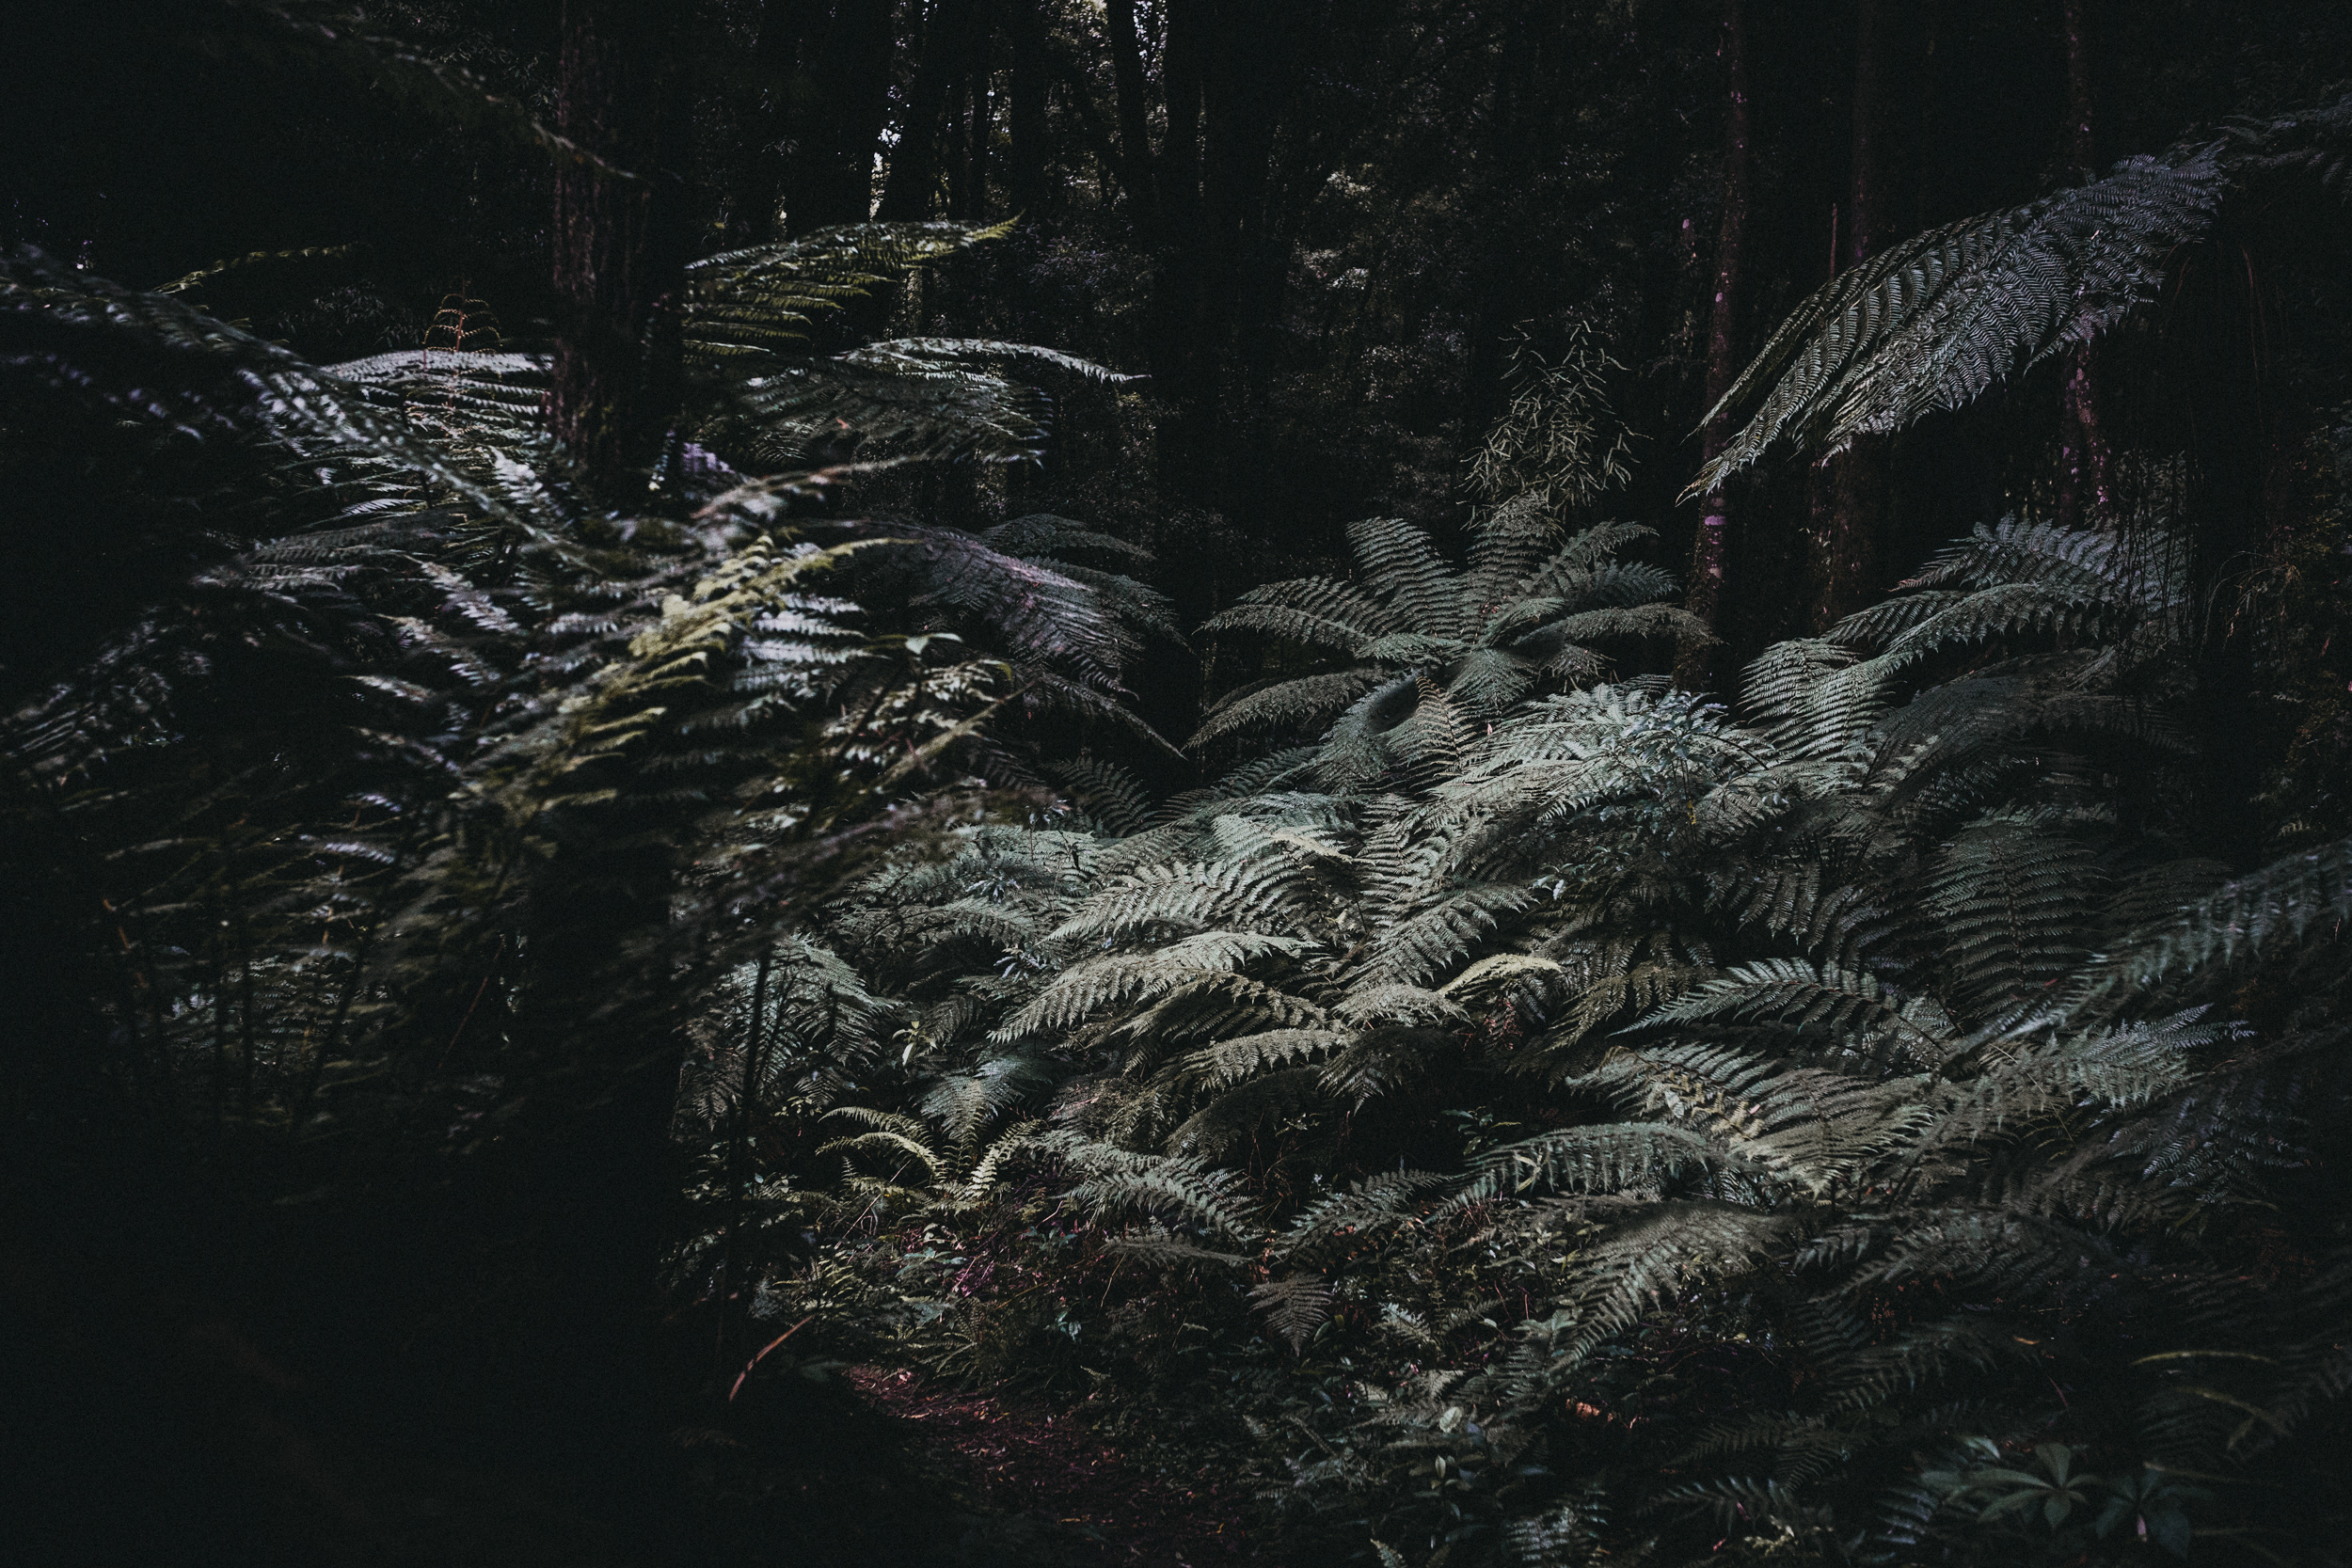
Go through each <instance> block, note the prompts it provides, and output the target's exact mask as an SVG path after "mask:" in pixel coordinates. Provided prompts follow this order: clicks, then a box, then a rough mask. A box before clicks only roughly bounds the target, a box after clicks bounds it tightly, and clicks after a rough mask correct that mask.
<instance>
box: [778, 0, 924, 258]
mask: <svg viewBox="0 0 2352 1568" xmlns="http://www.w3.org/2000/svg"><path fill="white" fill-rule="evenodd" d="M897 9H898V8H897V5H896V3H895V0H836V3H835V5H834V12H833V25H832V26H831V27H830V28H829V29H828V30H827V31H826V34H825V41H824V47H823V49H822V51H821V53H820V54H819V55H818V63H817V68H816V82H815V83H814V84H813V87H814V88H815V93H816V96H815V98H814V100H813V102H814V103H815V104H816V105H817V107H816V109H815V111H814V112H815V113H817V114H818V115H821V117H822V121H823V122H822V123H818V124H812V125H811V126H810V129H809V131H808V134H807V136H806V138H804V139H806V140H808V141H810V142H812V143H813V144H814V145H815V146H816V147H817V148H818V150H819V151H818V156H816V157H815V158H814V159H813V160H812V161H811V164H810V167H809V170H808V173H807V175H806V177H805V178H804V179H803V182H802V186H803V189H802V190H801V192H800V194H799V196H798V198H797V199H796V203H795V209H794V211H793V212H792V213H791V214H790V217H791V224H792V231H793V232H794V233H796V234H804V233H806V232H808V231H809V230H812V229H829V228H831V227H833V226H834V225H835V224H842V223H864V222H865V221H866V219H867V217H868V216H870V215H871V214H872V213H873V210H874V155H875V151H876V150H877V149H878V148H880V147H881V145H882V123H883V121H884V119H886V118H887V117H888V115H889V112H890V67H891V62H892V60H893V59H894V58H896V56H897V55H898V25H897V21H896V14H895V13H896V11H897Z"/></svg>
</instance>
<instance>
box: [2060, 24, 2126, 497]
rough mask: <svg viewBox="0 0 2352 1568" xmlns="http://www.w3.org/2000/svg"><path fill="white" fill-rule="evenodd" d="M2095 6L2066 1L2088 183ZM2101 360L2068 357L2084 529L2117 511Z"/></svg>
mask: <svg viewBox="0 0 2352 1568" xmlns="http://www.w3.org/2000/svg"><path fill="white" fill-rule="evenodd" d="M2090 5H2091V0H2066V125H2065V129H2064V131H2063V133H2062V134H2061V135H2060V138H2059V144H2060V145H2059V157H2060V159H2061V161H2062V162H2063V163H2064V165H2065V177H2066V179H2067V180H2068V181H2070V182H2073V183H2075V184H2084V183H2088V182H2090V180H2091V179H2092V178H2093V177H2094V176H2095V175H2096V173H2097V171H2098V143H2097V140H2096V137H2095V135H2094V134H2093V124H2094V121H2095V119H2096V108H2097V102H2096V100H2097V94H2096V85H2095V82H2094V79H2093V75H2092V70H2093V56H2092V53H2091V51H2092V49H2093V47H2094V42H2095V40H2094V38H2093V35H2092V29H2091V21H2090ZM2098 360H2099V356H2098V350H2097V349H2096V348H2095V347H2094V346H2092V345H2090V344H2081V345H2078V346H2076V347H2075V348H2074V349H2071V350H2069V351H2068V353H2067V355H2066V357H2065V360H2064V361H2063V363H2064V365H2065V382H2064V390H2063V391H2062V392H2061V394H2060V403H2059V415H2058V520H2059V521H2060V522H2062V523H2064V524H2066V525H2067V526H2068V527H2070V528H2079V527H2081V526H2082V524H2083V523H2084V522H2085V520H2087V519H2094V518H2095V519H2106V518H2111V517H2112V516H2113V514H2114V510H2115V498H2114V494H2113V490H2114V486H2113V483H2112V478H2111V474H2110V467H2111V464H2110V461H2109V457H2108V451H2107V440H2106V432H2105V431H2104V430H2103V429H2102V428H2101V424H2100V419H2099V403H2100V399H2099V363H2098Z"/></svg>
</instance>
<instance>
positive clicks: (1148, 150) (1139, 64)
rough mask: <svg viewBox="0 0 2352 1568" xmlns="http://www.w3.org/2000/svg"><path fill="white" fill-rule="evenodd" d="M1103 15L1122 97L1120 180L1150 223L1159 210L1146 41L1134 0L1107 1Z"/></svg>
mask: <svg viewBox="0 0 2352 1568" xmlns="http://www.w3.org/2000/svg"><path fill="white" fill-rule="evenodd" d="M1103 10H1104V19H1105V21H1106V22H1107V23H1108V24H1109V27H1110V51H1111V82H1112V85H1113V87H1115V89H1116V90H1117V93H1118V97H1119V166H1120V182H1121V183H1122V184H1124V185H1125V187H1126V190H1127V200H1128V202H1129V204H1130V205H1132V206H1133V207H1134V208H1135V210H1136V214H1137V215H1138V216H1139V217H1140V218H1141V219H1142V220H1143V221H1144V223H1146V224H1147V225H1148V224H1150V223H1151V222H1152V219H1153V218H1154V217H1155V216H1156V214H1157V212H1158V202H1157V200H1156V198H1155V193H1154V191H1153V188H1152V138H1151V134H1150V132H1149V131H1147V130H1146V129H1145V126H1146V123H1147V121H1148V119H1149V117H1150V114H1151V110H1150V107H1149V106H1148V105H1147V104H1146V103H1144V97H1143V92H1144V88H1143V43H1142V40H1140V39H1138V38H1137V37H1136V5H1135V0H1107V3H1106V4H1105V5H1104V8H1103Z"/></svg>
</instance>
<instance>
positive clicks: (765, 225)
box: [727, 0, 817, 245]
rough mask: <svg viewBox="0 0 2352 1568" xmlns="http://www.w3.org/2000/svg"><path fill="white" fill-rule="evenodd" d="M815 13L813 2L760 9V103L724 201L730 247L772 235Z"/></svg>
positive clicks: (774, 0) (774, 2)
mask: <svg viewBox="0 0 2352 1568" xmlns="http://www.w3.org/2000/svg"><path fill="white" fill-rule="evenodd" d="M816 12H817V7H816V6H815V5H814V4H812V0H767V4H765V5H764V6H762V7H761V8H760V12H759V41H758V43H757V44H755V46H754V48H753V50H752V70H753V71H754V72H755V74H756V76H757V77H758V80H759V101H758V102H757V103H754V104H752V105H751V107H750V110H749V112H748V114H747V115H746V116H745V125H744V136H743V146H742V148H741V149H740V150H739V154H738V163H737V172H736V178H735V189H734V191H733V192H732V193H731V199H730V201H729V202H728V206H729V208H730V209H731V210H730V211H729V213H728V214H727V243H728V244H729V245H758V244H760V243H761V242H763V241H766V240H770V239H772V238H774V237H775V234H776V231H777V227H778V225H777V221H776V220H777V209H778V208H779V207H780V206H782V205H783V202H784V193H785V187H786V183H787V168H788V166H789V164H790V154H789V150H788V149H787V146H786V142H787V138H789V137H790V136H791V135H792V134H793V131H794V129H795V126H794V124H793V119H794V117H793V113H792V107H793V97H794V94H795V91H796V90H797V89H798V87H799V86H800V84H801V81H802V78H803V62H802V56H803V50H804V47H805V45H806V43H807V41H808V36H809V32H810V29H811V27H812V26H813V25H814V24H815V23H816V21H817V16H816Z"/></svg>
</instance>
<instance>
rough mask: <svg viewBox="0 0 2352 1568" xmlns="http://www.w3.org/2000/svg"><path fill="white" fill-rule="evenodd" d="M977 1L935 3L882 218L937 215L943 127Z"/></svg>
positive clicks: (900, 130) (884, 191)
mask: <svg viewBox="0 0 2352 1568" xmlns="http://www.w3.org/2000/svg"><path fill="white" fill-rule="evenodd" d="M972 5H973V0H931V7H930V13H929V15H928V17H927V18H926V19H925V22H924V25H923V63H922V65H921V66H920V67H918V68H917V69H916V71H915V73H914V87H912V88H911V89H909V91H908V93H907V109H906V114H905V116H904V118H903V119H901V120H900V122H899V125H898V150H897V151H896V152H894V153H893V154H892V156H891V159H890V179H889V181H888V182H887V183H886V184H885V185H884V186H883V189H882V206H881V208H880V209H879V210H878V212H877V213H876V214H875V215H876V216H878V217H880V218H882V219H884V220H885V221H889V222H905V221H913V220H918V219H922V218H927V217H930V215H931V205H932V202H933V200H934V198H936V197H937V196H938V194H939V175H940V169H941V166H942V164H943V159H942V157H941V152H942V150H943V149H942V146H941V142H942V127H941V121H942V120H943V119H946V111H947V96H948V89H949V88H950V87H952V86H953V85H954V84H955V82H956V81H957V80H958V78H959V75H960V68H961V65H962V64H963V60H962V49H963V45H964V40H965V39H966V38H968V37H969V36H970V27H971V19H972Z"/></svg>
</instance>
